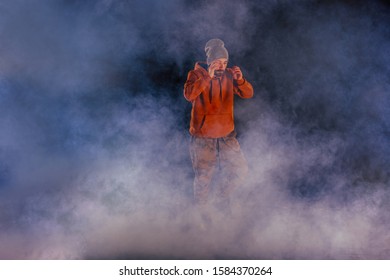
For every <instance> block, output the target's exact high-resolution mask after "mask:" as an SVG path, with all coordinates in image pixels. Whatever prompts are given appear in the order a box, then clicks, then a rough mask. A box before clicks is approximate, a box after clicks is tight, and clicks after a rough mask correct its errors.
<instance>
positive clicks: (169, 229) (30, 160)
mask: <svg viewBox="0 0 390 280" xmlns="http://www.w3.org/2000/svg"><path fill="white" fill-rule="evenodd" d="M358 2H359V3H358V4H356V3H352V2H351V1H341V2H337V1H262V3H261V4H260V3H258V1H239V2H237V1H213V2H210V3H209V2H208V1H198V2H196V3H195V2H193V1H179V0H172V1H164V4H162V3H160V1H146V2H145V1H130V2H129V1H109V0H101V1H83V2H82V3H81V2H79V1H59V0H58V1H24V0H18V1H3V4H1V5H0V14H1V16H0V21H1V22H0V23H1V24H0V26H1V27H0V40H1V42H2V44H1V46H0V130H1V134H0V258H3V259H100V258H112V259H119V258H126V259H135V258H143V259H161V258H167V259H172V258H173V259H175V258H180V259H210V258H215V259H228V258H252V259H253V258H268V259H297V258H304V259H324V258H325V259H355V258H359V259H361V258H362V259H378V258H381V259H384V258H388V257H389V250H388V249H387V248H386V246H385V244H387V243H388V242H387V241H388V240H389V238H390V236H389V234H388V233H387V232H388V229H389V219H388V218H387V211H388V209H389V205H388V202H387V200H388V199H387V198H388V197H389V194H388V187H387V185H388V182H389V172H388V168H387V167H388V165H389V162H390V157H389V155H390V146H389V145H388V135H389V133H388V130H389V125H390V124H389V117H388V115H389V113H390V112H389V109H388V108H389V105H390V104H389V98H388V94H387V93H388V92H389V79H388V77H389V72H390V69H389V65H390V63H389V56H388V55H387V50H388V49H389V43H390V41H389V40H388V39H387V38H388V35H389V34H388V32H389V31H388V29H387V28H386V26H387V25H388V23H389V17H388V13H387V12H388V9H389V8H388V6H386V5H385V4H383V3H381V2H379V1H377V2H372V3H371V4H368V3H363V1H362V2H360V1H358ZM213 37H219V38H221V39H223V40H224V41H225V44H226V47H227V49H228V50H229V55H230V62H229V63H230V64H231V65H239V66H240V67H241V69H242V70H243V73H244V75H245V76H246V78H247V79H248V80H249V81H251V82H252V84H253V85H254V87H255V97H254V98H253V99H250V100H239V99H236V108H235V118H236V128H237V131H238V135H239V141H240V143H241V146H242V149H243V151H244V153H245V155H246V157H247V160H248V163H249V166H250V175H249V176H248V178H247V182H246V183H245V185H243V186H242V187H241V188H240V189H239V190H237V192H236V193H235V196H234V199H233V201H232V203H233V204H232V210H233V215H232V216H226V215H225V214H224V213H221V212H218V211H216V210H215V209H213V208H210V209H206V210H207V211H209V212H210V215H211V217H212V220H211V223H210V225H209V228H206V229H204V228H202V226H201V223H200V219H199V216H198V213H197V211H196V209H194V208H193V206H192V180H193V171H192V167H191V162H190V159H189V151H188V141H189V135H188V132H187V129H188V124H189V113H190V112H189V110H190V104H189V103H188V102H187V101H185V100H184V98H183V96H182V89H183V85H184V82H185V79H186V75H187V72H188V71H189V70H191V69H192V67H193V64H194V62H195V61H197V60H204V51H203V46H204V44H205V42H207V40H209V39H210V38H213Z"/></svg>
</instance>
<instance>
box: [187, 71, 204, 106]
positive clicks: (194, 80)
mask: <svg viewBox="0 0 390 280" xmlns="http://www.w3.org/2000/svg"><path fill="white" fill-rule="evenodd" d="M210 80H211V78H210V76H209V75H203V74H202V73H201V71H196V70H191V71H190V72H189V73H188V76H187V81H186V83H185V84H184V97H185V99H187V100H188V101H193V100H195V99H196V98H197V97H198V96H199V95H200V94H201V93H202V91H203V90H204V89H205V88H206V87H207V85H208V84H209V83H210Z"/></svg>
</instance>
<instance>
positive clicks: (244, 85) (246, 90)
mask: <svg viewBox="0 0 390 280" xmlns="http://www.w3.org/2000/svg"><path fill="white" fill-rule="evenodd" d="M233 85H234V93H235V94H237V95H238V96H239V97H241V98H251V97H253V87H252V85H251V83H249V82H248V81H247V80H246V79H245V78H244V79H243V81H240V82H239V81H237V80H234V81H233Z"/></svg>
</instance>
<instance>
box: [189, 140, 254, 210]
mask: <svg viewBox="0 0 390 280" xmlns="http://www.w3.org/2000/svg"><path fill="white" fill-rule="evenodd" d="M190 154H191V160H192V166H193V169H194V172H195V179H194V198H195V203H196V204H198V205H204V204H207V201H208V198H209V196H210V195H209V193H210V185H211V182H212V180H213V178H215V177H218V178H217V181H216V188H215V195H216V199H228V198H229V196H230V194H231V192H232V191H233V190H234V189H235V188H237V187H238V186H239V185H240V184H242V183H243V181H244V179H245V177H246V175H247V173H248V164H247V162H246V159H245V157H244V155H243V154H242V152H241V149H240V144H239V143H238V141H237V139H236V133H235V132H232V133H230V134H229V135H228V136H226V137H221V138H202V137H195V136H192V137H191V143H190Z"/></svg>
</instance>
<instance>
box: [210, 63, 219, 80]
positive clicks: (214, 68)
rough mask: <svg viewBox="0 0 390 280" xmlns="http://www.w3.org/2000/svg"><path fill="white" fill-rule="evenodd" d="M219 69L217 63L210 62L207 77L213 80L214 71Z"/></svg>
mask: <svg viewBox="0 0 390 280" xmlns="http://www.w3.org/2000/svg"><path fill="white" fill-rule="evenodd" d="M218 68H219V62H218V61H213V62H211V64H210V66H209V75H210V77H211V78H214V75H215V70H217V69H218Z"/></svg>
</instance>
